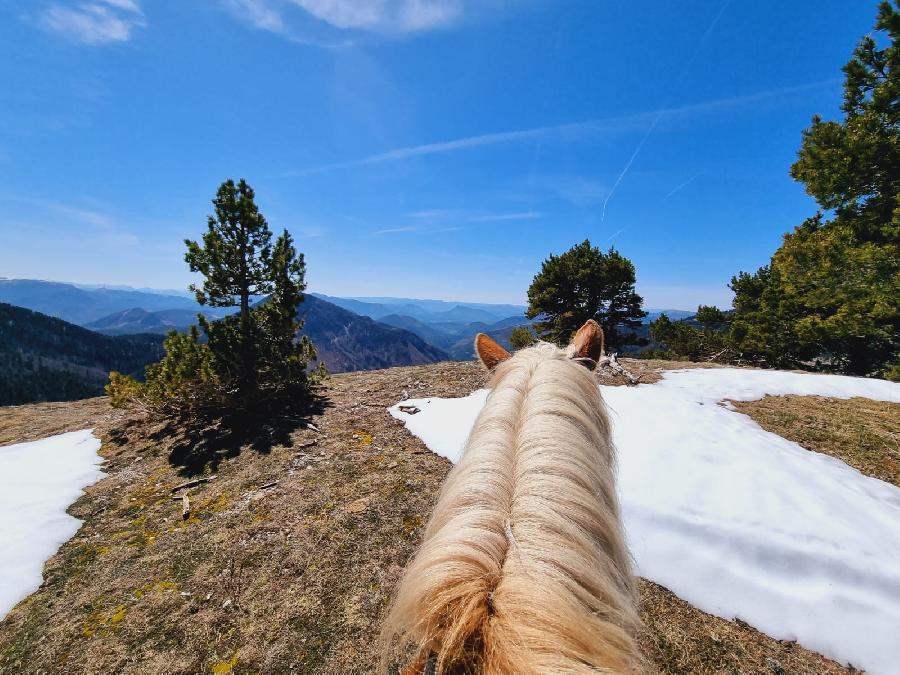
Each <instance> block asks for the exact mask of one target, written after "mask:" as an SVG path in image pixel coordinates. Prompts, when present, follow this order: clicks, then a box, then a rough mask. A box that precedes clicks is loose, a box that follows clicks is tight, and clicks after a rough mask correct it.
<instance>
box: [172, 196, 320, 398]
mask: <svg viewBox="0 0 900 675" xmlns="http://www.w3.org/2000/svg"><path fill="white" fill-rule="evenodd" d="M213 206H214V209H215V215H214V216H210V217H209V220H208V228H207V231H206V233H204V235H203V242H202V245H201V244H198V243H197V242H194V241H190V240H187V241H186V242H185V243H186V244H187V247H188V250H187V254H186V255H185V259H186V260H187V262H188V264H189V265H190V267H191V270H192V271H195V272H200V273H201V274H203V276H204V277H205V279H204V282H203V284H202V285H200V286H197V285H194V286H192V287H191V289H192V290H193V291H194V292H195V294H196V296H197V301H198V302H200V303H201V304H209V305H213V306H217V307H229V306H238V307H240V311H239V312H238V313H237V314H236V315H233V316H229V317H225V318H224V319H220V320H218V321H214V322H211V321H208V320H206V319H205V318H203V317H202V316H201V317H200V324H201V326H202V328H203V331H204V332H205V334H206V336H207V339H208V345H209V349H210V351H211V353H212V358H213V363H214V367H215V370H216V373H217V376H218V378H219V380H220V382H221V383H222V385H223V386H224V387H225V388H226V389H227V390H228V392H229V395H230V394H231V393H233V394H236V395H237V397H238V398H239V399H240V400H239V403H240V404H241V405H245V406H246V405H248V404H249V403H250V401H251V400H255V401H258V400H259V398H260V395H261V394H263V395H265V396H273V395H277V394H279V393H281V392H284V391H285V390H287V389H294V390H297V389H305V388H306V387H307V385H308V377H307V364H308V362H309V361H310V360H312V359H314V358H315V349H314V348H313V345H312V343H311V342H310V341H309V339H308V338H306V337H305V336H304V337H302V338H298V337H297V333H298V331H299V330H300V329H301V328H302V325H303V324H302V322H301V321H299V320H298V319H297V310H298V308H299V306H300V303H301V302H303V291H304V290H305V289H306V283H305V280H304V277H305V274H306V264H305V261H304V259H303V255H302V254H298V253H297V251H296V249H295V248H294V244H293V239H292V238H291V235H290V234H289V233H288V232H287V230H285V231H284V232H283V233H282V234H281V236H279V237H278V238H277V240H276V241H275V243H274V244H273V243H272V234H271V232H270V231H269V226H268V223H267V222H266V219H265V218H264V217H263V215H262V214H261V213H260V212H259V209H258V207H257V205H256V202H255V195H254V192H253V189H252V188H251V187H250V186H249V185H248V184H247V183H246V182H245V181H244V180H241V181H240V182H239V183H238V184H237V185H235V183H234V181H231V180H229V181H226V182H225V183H223V184H222V185H221V186H220V187H219V190H218V193H217V194H216V198H215V199H214V200H213ZM259 296H266V297H265V298H264V299H263V300H262V301H261V302H260V303H259V304H258V305H257V306H255V307H251V301H252V300H253V298H254V297H259ZM320 370H321V369H320Z"/></svg>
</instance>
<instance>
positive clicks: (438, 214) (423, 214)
mask: <svg viewBox="0 0 900 675" xmlns="http://www.w3.org/2000/svg"><path fill="white" fill-rule="evenodd" d="M462 213H464V211H461V210H460V209H424V210H422V211H413V212H412V213H407V214H406V216H407V218H421V219H426V220H435V219H438V218H452V217H457V216H459V215H460V214H462Z"/></svg>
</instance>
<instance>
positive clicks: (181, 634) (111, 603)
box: [0, 361, 853, 674]
mask: <svg viewBox="0 0 900 675" xmlns="http://www.w3.org/2000/svg"><path fill="white" fill-rule="evenodd" d="M623 364H624V365H626V367H628V368H629V369H631V370H633V371H635V372H638V371H640V372H642V380H641V381H643V382H652V381H654V379H656V378H658V372H657V371H658V370H660V369H664V368H673V367H676V368H680V367H686V366H688V367H689V366H690V364H683V363H668V362H654V361H623ZM602 379H604V380H608V382H607V383H610V384H612V383H620V382H621V380H618V379H611V378H607V377H605V376H604V377H603V378H602ZM484 380H485V375H484V372H483V371H482V370H481V368H480V367H479V366H477V365H475V364H471V363H443V364H435V365H430V366H420V367H410V368H394V369H390V370H384V371H371V372H359V373H348V374H343V375H338V376H335V377H333V378H331V379H330V380H329V382H328V384H327V386H326V388H325V391H324V394H325V397H326V398H327V401H328V403H327V407H326V408H325V409H324V411H323V412H321V413H320V414H318V415H316V416H314V417H312V418H310V421H311V422H312V424H313V426H314V428H309V427H307V426H305V425H304V424H298V426H297V427H296V428H295V429H294V430H293V431H291V432H290V434H289V435H286V436H284V437H281V436H279V435H277V434H274V433H273V435H272V437H271V438H270V439H269V440H270V442H268V443H260V444H256V447H257V448H258V449H253V448H251V447H249V446H247V445H241V446H237V447H234V446H229V445H228V444H227V443H219V444H209V443H205V442H203V441H202V440H200V441H198V440H197V439H196V438H190V437H185V436H184V435H183V434H180V433H171V432H169V431H167V430H166V429H164V428H163V427H162V426H160V425H159V424H153V423H151V422H150V421H148V420H146V419H141V418H138V417H128V416H126V415H123V414H121V413H119V412H116V411H112V410H111V409H110V408H109V407H108V406H107V404H106V402H105V399H92V400H89V401H82V402H78V403H71V404H42V405H36V406H19V407H15V408H2V409H0V443H9V442H18V441H22V440H32V439H36V438H41V437H44V436H47V435H50V434H53V433H59V432H60V431H65V430H72V429H78V428H86V427H94V428H95V429H96V432H97V433H98V435H100V437H101V438H102V440H103V447H102V449H101V453H102V454H103V456H104V457H105V458H106V460H107V462H106V465H105V470H106V472H107V477H106V478H104V479H102V480H101V481H99V482H98V483H96V484H95V485H93V486H91V487H90V488H88V489H87V491H86V494H85V495H84V496H83V497H82V498H81V499H79V500H78V501H77V502H76V503H75V504H74V505H73V506H72V507H71V508H70V513H72V515H74V516H76V517H78V518H81V519H83V520H84V521H85V523H84V526H83V527H82V528H81V530H80V531H79V532H78V533H77V534H76V535H75V536H74V537H73V538H72V539H71V540H70V541H68V542H67V543H66V544H64V545H63V546H62V547H61V548H60V550H59V551H58V552H57V554H56V555H55V556H53V557H52V558H51V559H50V560H49V561H48V562H47V564H46V566H45V569H44V583H43V585H42V586H41V588H40V589H39V590H38V591H37V592H36V593H34V594H33V595H31V596H29V597H28V598H26V599H25V600H23V601H22V602H21V603H19V605H17V606H16V607H15V608H14V609H13V610H12V611H11V612H10V614H9V615H8V616H7V618H6V619H4V620H3V621H2V622H0V672H2V673H37V672H42V673H71V672H88V673H100V672H102V673H109V672H117V673H200V672H204V673H210V672H212V673H218V674H222V673H229V672H248V673H249V672H263V673H291V672H294V673H334V674H345V673H348V674H351V673H370V672H373V671H374V668H375V664H376V652H375V649H376V647H375V641H376V638H377V634H378V626H379V622H380V618H381V616H382V615H383V612H384V610H385V608H386V606H387V604H388V602H389V600H390V597H391V592H392V590H393V588H394V587H395V584H396V583H397V581H398V579H399V576H400V573H401V570H402V568H403V566H404V564H405V563H406V561H407V560H408V558H409V557H410V555H411V554H412V553H413V552H414V550H415V547H416V545H417V543H418V541H419V538H420V536H421V533H422V529H423V525H424V523H425V521H426V520H427V518H428V514H429V512H430V509H431V507H432V505H433V502H434V499H435V497H436V493H437V490H438V488H439V486H440V485H441V483H442V481H443V479H444V477H445V475H446V473H447V471H448V470H449V468H450V465H449V463H448V462H447V461H446V460H444V459H443V458H441V457H438V456H436V455H434V454H432V453H431V452H429V451H428V450H427V449H426V448H425V446H424V445H423V444H422V443H421V442H420V441H419V440H418V439H416V438H414V437H413V436H412V435H410V434H409V433H407V432H406V430H405V428H404V427H403V425H402V424H401V423H400V422H398V421H396V420H394V419H392V418H391V417H390V416H389V415H388V414H387V412H386V410H385V409H386V408H387V407H388V406H390V405H393V404H394V403H396V402H397V401H399V400H401V399H403V398H407V397H423V396H461V395H465V394H468V393H469V392H471V391H472V390H473V389H476V388H478V387H480V386H482V385H483V383H484ZM198 457H199V459H200V460H202V461H198ZM213 475H215V476H216V477H215V478H214V479H212V480H207V481H206V482H203V483H200V484H198V485H196V486H194V487H191V488H189V489H188V490H187V492H188V494H189V505H190V512H189V516H188V517H187V519H184V518H183V517H182V508H183V502H182V500H181V499H180V497H179V498H177V499H176V498H173V488H176V487H177V486H178V485H180V484H182V483H185V482H187V481H189V480H191V479H196V478H198V477H202V478H211V476H213ZM184 492H185V490H178V491H176V493H174V496H176V497H177V496H178V495H181V494H184ZM641 614H642V616H643V618H644V620H645V622H646V625H647V630H646V633H645V636H644V639H643V645H644V647H645V649H646V651H647V653H648V655H649V656H650V657H651V659H652V660H653V661H654V662H655V663H656V664H657V666H658V667H659V669H660V671H661V672H664V673H771V674H778V673H845V672H853V671H851V670H848V669H845V668H843V667H841V666H839V665H837V664H835V663H833V662H831V661H828V660H827V659H825V658H823V657H821V656H819V655H817V654H814V653H812V652H810V651H807V650H805V649H803V648H801V647H799V646H798V645H796V644H795V643H792V642H784V641H777V640H773V639H771V638H769V637H767V636H765V635H763V634H761V633H759V632H758V631H755V630H754V629H752V628H750V627H749V626H747V625H746V624H743V623H742V622H734V621H726V620H724V619H720V618H717V617H713V616H710V615H707V614H704V613H703V612H700V611H699V610H697V609H695V608H693V607H691V606H690V605H688V604H687V603H685V602H683V601H681V600H680V599H678V598H677V597H676V596H675V595H673V594H672V593H670V592H669V591H668V590H666V589H665V588H663V587H661V586H658V585H656V584H653V583H651V582H647V581H642V582H641Z"/></svg>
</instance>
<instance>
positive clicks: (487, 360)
mask: <svg viewBox="0 0 900 675" xmlns="http://www.w3.org/2000/svg"><path fill="white" fill-rule="evenodd" d="M475 351H476V352H477V353H478V358H479V359H481V362H482V363H483V364H484V365H485V366H487V369H488V370H493V369H494V368H496V367H497V366H498V365H500V364H501V363H503V362H504V361H506V359H508V358H509V352H508V351H506V350H505V349H503V347H501V346H500V345H498V344H497V343H496V342H494V341H493V340H492V339H491V338H489V337H488V336H487V335H485V334H484V333H479V334H478V335H476V336H475Z"/></svg>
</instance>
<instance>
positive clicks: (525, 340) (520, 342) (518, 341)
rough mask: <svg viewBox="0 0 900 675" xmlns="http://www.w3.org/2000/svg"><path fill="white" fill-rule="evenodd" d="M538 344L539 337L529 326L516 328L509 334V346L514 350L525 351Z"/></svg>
mask: <svg viewBox="0 0 900 675" xmlns="http://www.w3.org/2000/svg"><path fill="white" fill-rule="evenodd" d="M535 342H537V336H536V335H535V334H534V333H533V332H532V331H531V329H530V328H529V327H528V326H516V327H515V328H513V329H512V332H511V333H510V334H509V344H510V346H511V347H512V348H513V349H525V347H530V346H531V345H533V344H534V343H535Z"/></svg>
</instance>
